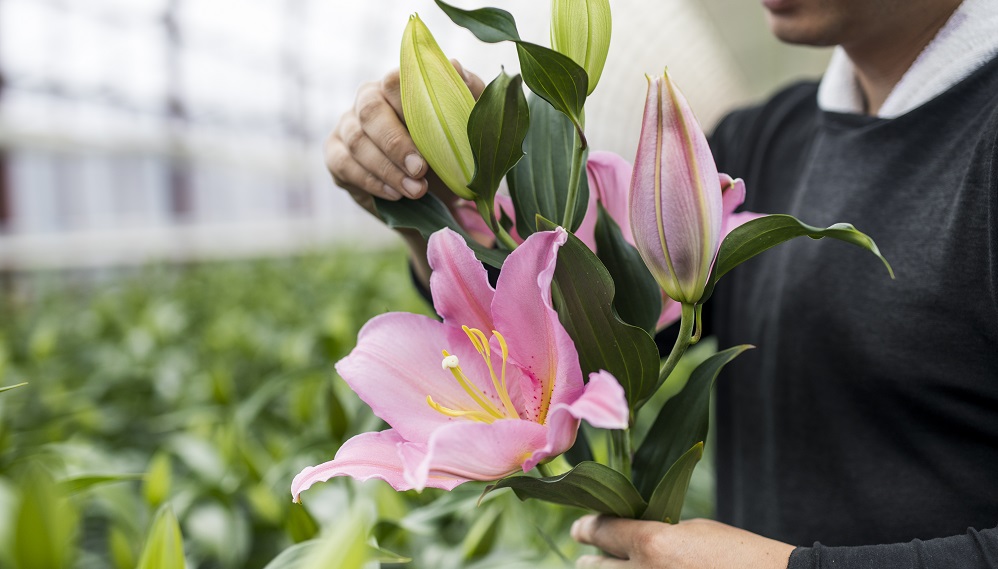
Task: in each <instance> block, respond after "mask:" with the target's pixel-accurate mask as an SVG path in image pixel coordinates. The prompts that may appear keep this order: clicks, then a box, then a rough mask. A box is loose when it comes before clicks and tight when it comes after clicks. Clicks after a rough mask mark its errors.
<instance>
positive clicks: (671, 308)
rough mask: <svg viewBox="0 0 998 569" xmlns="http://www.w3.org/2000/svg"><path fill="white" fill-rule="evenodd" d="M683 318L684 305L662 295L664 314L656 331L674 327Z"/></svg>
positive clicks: (660, 317)
mask: <svg viewBox="0 0 998 569" xmlns="http://www.w3.org/2000/svg"><path fill="white" fill-rule="evenodd" d="M682 316H683V305H682V304H680V303H678V302H676V301H675V300H672V299H671V298H669V297H668V296H666V295H665V294H663V295H662V314H661V315H659V317H658V324H657V325H656V326H655V329H656V330H664V329H666V328H668V327H669V326H672V325H673V324H675V323H676V322H679V319H680V318H681V317H682Z"/></svg>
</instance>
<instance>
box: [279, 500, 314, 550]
mask: <svg viewBox="0 0 998 569" xmlns="http://www.w3.org/2000/svg"><path fill="white" fill-rule="evenodd" d="M285 529H287V532H288V536H289V537H291V541H293V542H295V543H301V542H303V541H308V540H310V539H312V538H314V537H315V536H316V535H317V534H318V533H319V524H318V523H316V521H315V518H313V517H312V514H310V513H309V512H308V510H307V509H306V508H305V506H303V505H301V504H293V505H292V506H291V509H290V510H288V519H287V523H286V525H285Z"/></svg>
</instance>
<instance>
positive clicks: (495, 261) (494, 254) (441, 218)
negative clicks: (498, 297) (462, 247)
mask: <svg viewBox="0 0 998 569" xmlns="http://www.w3.org/2000/svg"><path fill="white" fill-rule="evenodd" d="M374 201H375V203H376V204H377V207H378V215H380V216H381V219H383V220H385V223H387V224H388V227H391V228H393V229H395V228H400V227H404V228H409V229H415V230H416V231H419V233H420V234H421V235H422V236H423V237H426V238H427V239H429V237H430V235H432V234H433V233H434V232H436V231H438V230H440V229H443V228H444V227H449V228H451V229H453V230H454V231H456V232H458V233H459V234H460V235H461V236H462V237H464V240H465V242H467V243H468V246H469V247H471V249H472V251H474V252H475V256H476V257H478V259H479V260H480V261H482V262H483V263H488V264H489V265H492V266H493V267H497V268H498V267H502V262H503V261H504V260H505V259H506V255H508V254H509V253H508V252H506V251H500V250H498V249H489V248H487V247H483V246H481V245H479V244H478V243H476V242H475V240H474V239H472V238H471V236H469V235H468V233H467V232H465V230H464V229H463V228H462V227H461V226H460V225H459V224H458V223H457V220H455V219H454V216H453V215H451V213H450V211H449V210H448V209H447V206H445V205H444V203H443V202H442V201H440V200H439V199H438V198H437V197H436V196H434V195H432V194H426V195H425V196H423V197H421V198H420V199H418V200H408V199H401V200H398V201H395V202H393V201H388V200H383V199H381V198H374Z"/></svg>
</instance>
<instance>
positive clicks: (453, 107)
mask: <svg viewBox="0 0 998 569" xmlns="http://www.w3.org/2000/svg"><path fill="white" fill-rule="evenodd" d="M399 82H400V88H401V91H402V114H403V116H404V117H405V122H406V125H407V126H408V127H409V134H410V135H412V140H413V142H415V143H416V148H418V149H419V152H420V153H421V154H422V155H423V158H425V159H426V162H427V163H428V164H429V165H430V168H432V169H433V171H434V172H435V173H436V174H437V176H439V177H440V179H441V180H442V181H443V183H444V184H446V185H447V187H448V188H450V190H451V191H452V192H454V193H455V194H457V195H458V196H460V197H462V198H464V199H466V200H474V199H475V193H474V192H473V191H471V190H470V189H468V183H469V182H471V179H472V177H473V176H474V173H475V160H474V157H473V155H472V153H471V142H470V141H469V140H468V119H469V117H470V116H471V109H472V108H474V106H475V97H474V96H473V95H472V94H471V90H470V89H468V86H467V85H466V84H465V83H464V80H463V79H461V76H460V75H459V74H458V72H457V70H456V69H454V66H453V65H452V64H451V62H450V60H448V59H447V56H446V55H444V52H443V51H441V49H440V46H439V45H437V42H436V40H434V39H433V35H432V34H430V30H429V29H427V27H426V25H425V24H424V23H423V21H422V20H420V19H419V16H417V15H416V14H413V15H412V16H410V17H409V25H407V26H406V28H405V33H404V34H403V35H402V57H401V64H400V65H399Z"/></svg>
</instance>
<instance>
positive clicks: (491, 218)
mask: <svg viewBox="0 0 998 569" xmlns="http://www.w3.org/2000/svg"><path fill="white" fill-rule="evenodd" d="M475 205H476V206H477V209H478V215H480V216H482V220H483V221H484V222H485V225H487V226H488V227H489V229H491V230H492V234H493V235H495V236H496V239H497V240H498V241H499V243H501V244H502V245H503V247H505V248H506V249H509V250H510V251H512V250H514V249H516V245H517V243H516V241H514V240H513V237H511V236H510V234H509V233H508V232H507V231H506V229H505V228H504V227H503V226H502V223H500V222H499V220H497V219H496V213H495V209H494V207H493V205H492V203H491V202H489V200H486V199H484V198H478V199H476V200H475Z"/></svg>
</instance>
